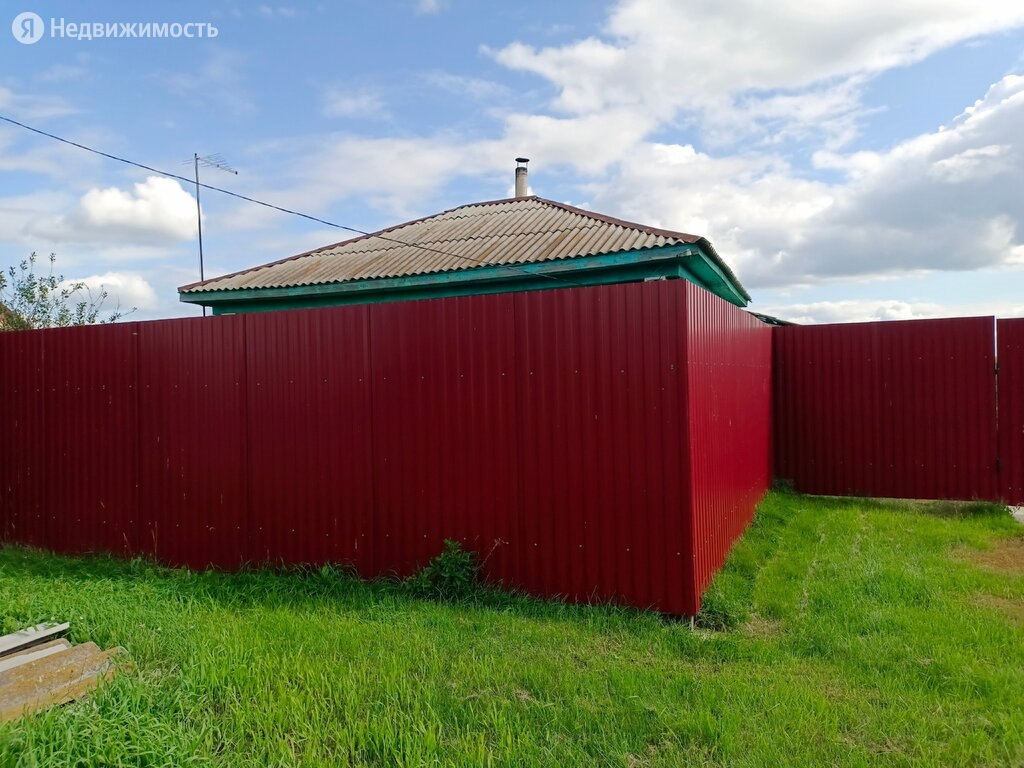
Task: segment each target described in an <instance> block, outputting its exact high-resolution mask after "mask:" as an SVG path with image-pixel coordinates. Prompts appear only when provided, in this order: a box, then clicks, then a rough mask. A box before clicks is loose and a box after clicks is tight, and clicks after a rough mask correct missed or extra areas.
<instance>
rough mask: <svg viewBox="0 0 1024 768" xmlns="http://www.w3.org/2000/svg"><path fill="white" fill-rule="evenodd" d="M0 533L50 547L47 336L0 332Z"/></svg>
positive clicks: (0, 534) (11, 538)
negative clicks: (45, 499)
mask: <svg viewBox="0 0 1024 768" xmlns="http://www.w3.org/2000/svg"><path fill="white" fill-rule="evenodd" d="M0 377H2V379H3V388H2V390H0V432H2V433H0V537H6V538H8V539H10V540H12V541H18V542H21V543H23V544H29V545H31V546H36V547H45V546H47V538H46V527H45V518H44V517H43V511H42V486H43V483H44V482H46V481H47V479H48V478H47V476H46V465H45V464H44V461H43V459H44V455H43V451H44V446H45V445H46V441H47V436H46V433H45V432H44V431H43V429H42V424H43V334H41V333H29V332H27V331H7V332H4V333H0Z"/></svg>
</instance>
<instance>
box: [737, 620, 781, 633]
mask: <svg viewBox="0 0 1024 768" xmlns="http://www.w3.org/2000/svg"><path fill="white" fill-rule="evenodd" d="M743 631H744V632H745V633H746V634H748V635H750V636H751V637H776V636H778V635H781V634H782V632H783V626H782V622H781V621H775V620H774V619H765V618H762V617H761V616H751V617H750V620H749V621H748V622H747V623H746V624H744V625H743Z"/></svg>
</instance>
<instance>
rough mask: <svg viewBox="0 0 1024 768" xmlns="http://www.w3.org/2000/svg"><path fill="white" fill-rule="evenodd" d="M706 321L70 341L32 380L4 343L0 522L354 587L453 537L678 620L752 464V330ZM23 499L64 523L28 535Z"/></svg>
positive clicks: (391, 315)
mask: <svg viewBox="0 0 1024 768" xmlns="http://www.w3.org/2000/svg"><path fill="white" fill-rule="evenodd" d="M687 297H689V302H688V303H687ZM708 301H709V296H705V295H704V294H703V293H702V292H700V291H698V290H697V289H695V288H693V287H688V284H687V283H685V282H684V281H665V282H654V283H645V284H641V283H637V284H627V285H613V286H602V287H595V288H572V289H559V290H552V291H544V292H529V293H521V294H505V295H496V296H476V297H465V298H456V299H442V300H431V301H423V302H407V303H394V304H381V305H373V306H364V307H343V308H333V309H323V310H301V311H297V312H287V313H268V314H266V315H248V316H227V317H216V318H207V319H199V318H196V319H191V320H172V321H160V322H150V323H138V324H134V325H132V326H128V325H126V326H114V327H104V328H96V329H71V330H68V331H62V332H60V333H61V334H66V341H67V343H65V336H61V339H62V341H61V346H60V353H59V355H57V356H56V357H55V358H54V368H53V370H52V371H50V372H49V373H46V366H47V363H48V360H49V358H47V357H46V349H45V344H44V339H46V338H47V335H46V334H44V333H29V334H3V335H0V362H2V363H3V366H4V367H3V369H2V379H3V381H2V386H3V390H4V395H5V396H4V397H3V398H0V403H2V404H0V408H3V409H4V410H3V411H2V413H3V415H4V416H5V418H4V421H3V423H0V433H2V435H0V437H2V439H0V443H3V444H6V445H7V446H8V447H5V448H4V449H3V450H4V453H3V456H4V457H5V459H7V461H5V463H4V466H3V467H0V480H2V483H3V485H2V496H0V498H2V500H3V504H4V507H3V508H2V509H3V510H4V511H3V514H2V517H0V520H3V524H4V526H5V527H6V530H7V531H9V532H12V531H13V537H14V538H16V539H17V540H19V541H24V542H26V543H30V544H37V545H39V546H48V547H51V548H56V549H62V550H65V551H72V550H80V549H83V548H101V547H102V548H110V549H114V550H118V551H123V550H125V549H128V550H131V546H130V544H131V537H130V534H128V538H127V541H128V542H129V546H128V547H124V546H122V543H121V540H120V539H118V538H117V535H115V533H123V532H124V529H126V528H128V527H130V525H131V521H133V520H134V521H136V526H137V527H136V530H137V536H138V549H139V550H140V551H142V552H148V553H152V554H155V555H156V556H157V557H158V558H160V559H161V560H163V561H165V562H169V563H173V564H184V565H189V566H192V567H196V568H204V567H207V566H209V565H214V566H218V567H223V568H234V567H237V566H238V565H240V564H241V563H243V562H245V561H266V560H270V561H273V562H282V561H283V562H313V563H317V562H324V561H346V562H352V563H354V564H355V565H356V566H357V567H358V568H359V569H360V571H361V572H362V573H364V574H367V575H372V574H379V573H389V572H395V573H401V574H404V573H408V572H410V571H411V570H413V569H414V568H416V567H419V566H422V565H423V564H424V563H425V562H426V561H427V559H429V558H430V557H432V556H433V555H434V554H436V553H437V552H439V551H440V549H441V544H442V540H443V539H444V538H457V539H460V540H462V541H463V542H465V543H466V545H467V546H469V547H471V548H473V549H475V550H477V551H478V552H480V554H481V555H483V556H484V557H485V558H486V564H485V567H486V570H487V573H488V575H489V577H490V578H492V579H495V580H501V581H503V582H505V583H507V584H509V585H514V586H518V587H521V588H525V589H528V590H529V591H531V592H534V593H536V594H540V595H559V596H564V597H567V598H569V599H572V600H579V601H589V600H594V599H597V600H614V601H617V602H623V603H627V604H631V605H635V606H639V607H655V608H658V609H660V610H662V611H666V612H670V613H690V612H693V611H694V610H696V606H697V605H698V604H699V592H700V589H701V588H702V587H703V585H704V584H706V583H707V580H708V578H709V577H710V573H711V571H712V570H713V568H714V567H716V565H717V564H718V563H720V562H721V560H722V558H723V557H724V553H725V552H726V551H727V550H728V546H729V544H730V543H731V542H732V540H733V538H734V537H735V536H736V535H738V533H739V532H740V531H741V530H742V527H743V525H744V524H745V523H746V521H747V520H748V519H749V513H750V511H751V510H752V504H753V501H752V500H753V499H754V497H755V496H756V495H757V494H758V492H759V491H760V490H761V489H762V487H763V483H761V482H760V480H761V478H762V476H763V475H764V474H765V470H764V467H765V466H766V465H767V461H768V456H767V446H766V445H762V443H763V441H762V440H761V435H762V430H763V428H764V425H763V419H762V416H763V414H762V413H761V412H760V410H759V408H760V405H759V403H760V402H761V400H760V399H759V398H760V397H761V395H762V394H763V393H764V387H765V384H766V381H767V371H766V369H765V368H764V366H763V365H762V362H763V360H762V358H761V357H760V355H761V353H762V352H763V349H762V347H761V346H758V345H759V341H758V339H759V338H761V337H760V336H758V334H757V333H755V332H754V330H753V329H755V328H757V327H758V326H756V324H755V321H753V320H744V321H745V322H747V323H748V325H744V324H743V322H741V321H740V318H744V319H745V318H746V315H743V314H742V313H740V312H739V311H738V310H731V309H729V310H728V311H727V310H726V309H723V308H722V307H719V306H718V304H715V303H714V302H712V303H711V304H708V303H707V302H708ZM714 301H717V300H714ZM688 306H689V307H690V308H691V309H692V312H689V313H688V312H687V307H688ZM688 323H694V326H693V328H692V329H691V331H690V333H689V337H688V336H687V324H688ZM133 329H134V330H133ZM133 333H137V334H138V335H137V336H132V334H133ZM705 336H708V338H707V339H705ZM734 337H735V338H734ZM79 339H81V340H82V341H81V343H80V344H79V341H78V340H79ZM734 342H735V343H734ZM688 350H689V351H690V352H691V353H692V355H693V359H692V360H691V362H690V364H689V375H688V374H687V367H686V366H687V363H686V359H685V356H686V354H687V351H688ZM90 355H92V356H93V357H92V358H90V357H89V356H90ZM133 355H137V358H136V357H133ZM87 358H88V359H87ZM133 360H135V362H134V363H133V362H132V361H133ZM133 367H134V368H135V369H136V370H137V374H136V376H137V380H136V381H137V387H135V388H133V387H132V373H131V371H132V368H133ZM758 371H760V372H761V375H762V379H761V380H760V381H758V380H757V375H758ZM44 379H45V382H46V383H48V386H47V387H46V391H45V392H44V391H43V389H44V387H43V384H44ZM688 387H691V388H692V392H691V393H690V394H691V397H690V400H689V406H688V401H687V388H688ZM746 395H750V399H751V402H750V403H749V404H743V403H741V401H742V400H743V398H744V396H746ZM115 397H120V398H121V401H122V402H120V403H119V404H118V405H117V407H116V408H115V407H114V405H113V404H112V401H111V398H115ZM51 401H52V402H53V405H54V410H53V411H52V414H50V415H48V416H45V418H44V414H45V413H46V411H45V409H44V403H50V402H51ZM741 406H742V407H741ZM74 408H81V409H82V410H84V411H88V413H83V414H77V415H76V414H72V410H73V409H74ZM688 416H690V417H696V418H698V419H704V421H701V423H700V424H699V426H698V428H695V429H694V430H693V434H692V438H693V440H694V441H695V442H694V443H693V454H694V457H695V461H694V463H693V466H692V467H691V461H690V445H691V443H690V439H691V434H690V431H689V427H688ZM133 421H134V423H135V424H136V425H137V426H136V432H137V437H136V443H135V445H136V447H137V451H135V453H136V458H135V463H134V464H133V462H132V458H131V455H130V454H131V453H132V450H133V449H132V446H133V443H132V441H131V438H130V436H127V437H125V439H124V440H123V441H122V442H120V443H119V444H118V445H116V446H112V447H104V448H102V449H101V450H100V451H99V452H98V453H97V454H96V455H95V456H86V455H84V453H85V450H86V446H87V445H88V440H105V439H108V438H109V437H111V436H113V437H115V438H116V437H117V436H118V435H124V434H126V433H127V432H130V431H131V425H132V423H133ZM69 430H71V433H70V434H73V435H78V436H80V437H81V438H86V439H85V440H78V439H76V440H75V441H73V445H71V446H64V445H61V444H60V441H59V439H58V438H61V437H62V436H66V435H67V434H69V432H68V431H69ZM47 445H51V446H57V447H54V448H46V446H47ZM747 454H750V455H747ZM698 455H699V457H700V458H699V460H698V459H697V458H696V457H698ZM48 461H49V462H53V461H57V462H58V464H59V465H60V466H61V467H62V469H63V470H64V471H65V472H66V473H67V476H66V477H64V478H62V479H61V481H60V483H58V484H57V485H56V486H55V488H54V489H53V490H52V491H50V490H46V489H43V488H42V484H43V483H44V481H45V477H43V476H42V475H41V474H40V473H41V472H42V471H43V470H44V469H45V468H46V467H47V466H48V463H47V462H48ZM100 461H106V462H110V463H112V464H116V465H119V466H116V467H114V466H111V467H98V466H96V462H100ZM719 462H722V463H723V466H719V465H718V464H719ZM133 468H134V469H133ZM132 471H136V472H137V476H138V478H139V483H138V490H137V499H138V510H137V511H138V515H137V516H134V517H132V516H131V508H130V504H129V503H128V501H129V500H130V493H129V492H128V489H127V485H126V481H125V478H127V477H130V476H131V472H132ZM86 472H94V476H92V477H85V476H84V474H83V473H86ZM691 472H692V473H693V474H694V477H695V478H698V479H699V480H700V482H706V483H707V487H706V488H702V489H696V490H694V491H693V492H691V490H690V476H691ZM111 489H113V490H111ZM115 491H116V492H115ZM112 493H113V494H114V495H111V494H112ZM75 494H79V495H80V497H81V498H79V499H77V500H76V499H72V496H73V495H75ZM108 498H116V499H117V500H118V501H117V503H116V504H115V506H116V507H117V510H118V515H119V516H118V517H116V518H113V517H112V518H111V519H115V520H116V521H119V522H118V524H117V525H114V526H110V525H107V524H105V523H104V522H103V521H104V519H105V518H103V517H97V509H104V508H105V505H106V500H107V499H108ZM78 502H81V504H82V506H81V507H75V504H76V503H78ZM98 502H103V507H99V506H98ZM691 502H692V504H693V505H694V506H695V507H696V508H698V509H699V511H700V514H702V515H704V519H703V520H702V521H701V522H700V523H698V524H696V525H691V522H690V518H689V515H690V512H691ZM43 503H46V504H65V503H67V504H70V505H71V507H72V508H73V509H72V510H71V511H70V513H69V516H68V517H66V518H61V519H60V520H59V522H55V523H54V524H53V525H49V526H48V525H47V521H46V519H45V517H44V516H43V515H42V514H41V510H42V507H41V505H42V504H43ZM54 509H56V507H54ZM54 514H55V515H56V511H55V512H54ZM55 519H56V518H55ZM125 520H127V521H128V522H125ZM90 521H91V524H92V525H93V526H95V527H94V528H93V529H91V530H90V531H85V530H84V529H85V528H86V527H87V526H88V525H89V524H90ZM694 535H698V536H700V537H701V540H702V542H705V541H706V542H707V543H708V546H710V547H711V548H712V551H709V552H708V553H704V554H700V555H699V556H695V553H694V551H693V547H694V542H693V538H692V537H693V536H694Z"/></svg>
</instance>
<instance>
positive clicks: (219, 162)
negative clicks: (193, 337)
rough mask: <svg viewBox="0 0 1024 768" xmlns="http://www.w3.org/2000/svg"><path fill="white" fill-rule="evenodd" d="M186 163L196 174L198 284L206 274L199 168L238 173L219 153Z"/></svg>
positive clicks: (193, 158) (195, 158)
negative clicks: (190, 164) (204, 267)
mask: <svg viewBox="0 0 1024 768" xmlns="http://www.w3.org/2000/svg"><path fill="white" fill-rule="evenodd" d="M185 162H186V163H192V167H193V169H194V170H195V174H196V225H197V229H198V232H199V282H202V281H203V280H205V279H206V274H205V271H204V269H203V211H202V208H200V207H199V166H200V165H202V166H203V167H205V168H216V169H218V170H220V171H225V172H226V173H233V174H235V176H237V175H238V171H236V170H235V169H234V168H232V167H231V166H230V165H228V164H227V161H226V160H225V159H224V156H223V155H221V154H220V153H218V154H215V155H205V156H204V155H200V154H193V155H192V159H191V160H186V161H185ZM203 317H206V307H205V305H204V306H203Z"/></svg>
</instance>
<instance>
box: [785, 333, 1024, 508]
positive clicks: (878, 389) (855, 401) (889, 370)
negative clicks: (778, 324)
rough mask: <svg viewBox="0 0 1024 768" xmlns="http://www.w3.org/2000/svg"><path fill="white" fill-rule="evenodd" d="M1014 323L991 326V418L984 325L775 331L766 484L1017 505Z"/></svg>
mask: <svg viewBox="0 0 1024 768" xmlns="http://www.w3.org/2000/svg"><path fill="white" fill-rule="evenodd" d="M1021 325H1022V324H1021V321H1018V320H1008V321H1003V320H1001V321H999V338H1000V348H999V361H1000V373H999V380H998V389H999V409H998V412H997V408H996V388H997V380H996V368H995V362H996V361H995V354H996V344H995V332H996V323H995V321H994V320H993V318H990V317H988V318H986V317H980V318H957V319H951V320H912V321H905V322H884V323H883V322H880V323H851V324H838V325H823V326H793V327H786V328H776V329H775V333H774V337H775V338H774V358H775V359H774V363H775V383H774V390H775V421H776V429H775V451H776V476H778V477H780V478H785V479H788V480H792V481H793V483H794V485H795V487H796V489H797V490H800V491H803V492H807V493H821V494H830V495H843V496H849V495H853V496H881V497H898V498H917V499H968V500H969V499H984V500H992V501H996V500H1000V499H1004V500H1006V501H1010V502H1012V501H1013V500H1014V499H1017V500H1018V501H1019V500H1020V498H1021V493H1020V489H1021V486H1022V482H1021V478H1022V477H1024V446H1022V442H1024V353H1022V351H1021V350H1022V349H1024V344H1022V339H1024V333H1022V331H1021ZM997 413H998V415H997ZM997 425H998V428H997ZM997 431H998V434H999V439H998V440H997Z"/></svg>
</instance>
